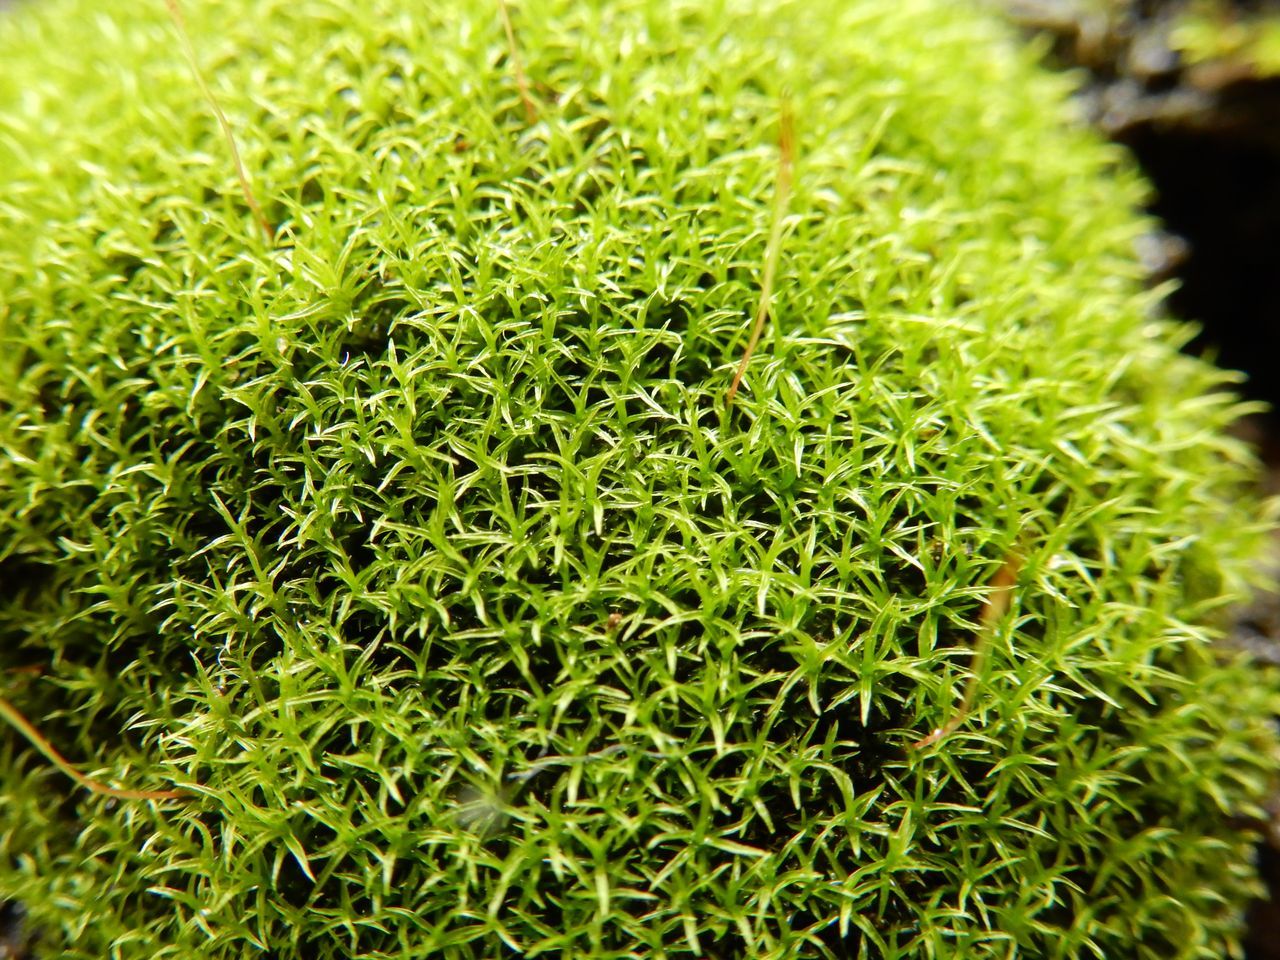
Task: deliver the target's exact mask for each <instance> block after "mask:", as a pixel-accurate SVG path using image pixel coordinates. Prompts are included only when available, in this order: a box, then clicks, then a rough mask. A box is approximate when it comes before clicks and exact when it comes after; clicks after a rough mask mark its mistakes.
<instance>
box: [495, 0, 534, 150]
mask: <svg viewBox="0 0 1280 960" xmlns="http://www.w3.org/2000/svg"><path fill="white" fill-rule="evenodd" d="M498 10H499V11H500V12H501V14H502V29H503V30H505V31H506V34H507V52H508V54H509V55H510V57H511V69H512V71H513V72H514V73H515V75H516V87H517V88H518V89H519V91H520V102H521V103H523V104H524V118H525V120H526V121H528V123H529V126H533V125H534V124H535V123H537V122H538V109H537V107H535V106H534V105H533V97H532V96H531V95H530V93H529V78H528V77H527V76H525V72H524V61H523V60H521V59H520V47H519V45H518V44H517V43H516V30H515V27H513V26H512V25H511V9H510V8H509V7H508V6H507V0H498Z"/></svg>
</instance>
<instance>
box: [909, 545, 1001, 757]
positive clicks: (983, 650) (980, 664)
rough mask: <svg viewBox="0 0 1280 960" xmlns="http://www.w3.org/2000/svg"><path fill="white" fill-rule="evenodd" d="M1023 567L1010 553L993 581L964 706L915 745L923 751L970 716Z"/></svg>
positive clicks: (915, 747)
mask: <svg viewBox="0 0 1280 960" xmlns="http://www.w3.org/2000/svg"><path fill="white" fill-rule="evenodd" d="M1021 569H1022V557H1021V556H1019V555H1018V554H1016V553H1015V554H1010V555H1009V556H1008V557H1007V558H1006V559H1005V562H1004V566H1002V567H1001V568H1000V570H999V572H997V573H996V575H995V579H993V580H992V581H991V592H990V593H989V594H987V602H986V603H984V604H983V606H982V613H981V615H980V616H979V618H978V631H977V633H976V634H975V639H974V642H973V665H972V667H971V668H970V671H969V679H968V681H967V682H966V683H965V687H964V698H963V699H962V700H961V701H960V709H959V710H957V711H956V714H955V716H953V717H952V718H951V719H950V720H948V721H947V722H946V723H944V724H943V725H942V726H940V727H938V728H937V729H936V730H934V731H933V733H931V734H929V735H928V736H927V737H924V738H923V739H920V740H917V741H916V742H915V743H913V744H911V748H912V749H913V750H923V749H924V748H925V747H928V746H931V745H932V744H935V743H937V742H938V741H939V740H942V739H944V738H946V737H949V736H950V735H951V734H953V733H955V732H956V729H957V728H958V727H959V726H960V724H962V723H964V722H965V720H966V719H968V717H969V714H970V712H971V711H972V710H973V704H974V702H975V701H976V700H977V697H978V685H979V683H981V679H980V678H981V676H982V672H983V668H984V667H985V666H986V663H987V657H988V655H989V654H990V651H991V636H992V634H993V633H995V628H996V624H997V623H999V621H1000V618H1001V617H1003V616H1004V615H1005V614H1006V613H1008V612H1009V601H1010V599H1011V597H1012V592H1013V587H1014V585H1015V584H1016V583H1017V582H1018V572H1019V571H1020V570H1021Z"/></svg>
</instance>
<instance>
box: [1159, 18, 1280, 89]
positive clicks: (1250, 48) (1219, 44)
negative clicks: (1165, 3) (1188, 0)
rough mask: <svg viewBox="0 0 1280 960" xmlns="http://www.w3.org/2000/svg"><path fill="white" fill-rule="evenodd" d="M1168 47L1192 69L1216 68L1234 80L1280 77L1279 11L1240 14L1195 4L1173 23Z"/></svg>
mask: <svg viewBox="0 0 1280 960" xmlns="http://www.w3.org/2000/svg"><path fill="white" fill-rule="evenodd" d="M1170 46H1171V47H1172V48H1173V49H1174V50H1177V51H1179V53H1181V55H1182V57H1183V59H1184V60H1186V61H1187V62H1188V63H1189V64H1191V65H1193V66H1201V67H1205V66H1215V65H1216V66H1217V67H1219V68H1221V69H1222V70H1223V72H1224V75H1225V76H1227V77H1232V78H1234V79H1243V78H1248V77H1255V78H1257V79H1260V80H1266V79H1269V78H1274V77H1280V12H1277V11H1275V10H1271V11H1268V12H1258V13H1255V14H1252V15H1248V14H1241V13H1239V12H1237V11H1234V10H1232V9H1230V7H1229V6H1226V5H1224V4H1222V3H1220V2H1204V0H1201V2H1195V3H1192V4H1190V5H1189V7H1188V9H1186V10H1184V11H1182V12H1181V13H1180V14H1179V15H1178V16H1177V18H1176V19H1175V20H1174V23H1173V28H1172V31H1171V34H1170Z"/></svg>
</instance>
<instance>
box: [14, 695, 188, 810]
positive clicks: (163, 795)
mask: <svg viewBox="0 0 1280 960" xmlns="http://www.w3.org/2000/svg"><path fill="white" fill-rule="evenodd" d="M0 719H3V720H5V721H6V722H7V723H8V724H9V725H10V726H11V727H13V728H14V729H15V730H17V731H18V732H19V733H20V734H22V735H23V736H24V737H26V739H27V740H28V741H29V742H30V743H31V745H32V746H33V747H35V748H36V749H37V750H39V751H40V753H41V754H43V755H44V757H45V759H46V760H48V761H49V762H50V763H52V764H53V765H54V766H55V767H57V768H58V769H59V770H61V771H62V772H63V773H65V774H66V775H67V776H68V777H70V778H71V779H72V780H74V781H75V782H76V783H78V784H80V786H82V787H84V788H85V789H86V790H90V791H92V792H93V793H98V794H101V795H102V796H104V797H114V798H115V799H117V800H177V799H180V798H182V797H183V796H185V795H186V791H183V790H121V789H118V788H116V787H109V786H107V785H106V784H105V783H99V782H98V781H97V780H94V779H93V778H92V777H87V776H85V775H84V774H83V773H81V772H80V771H79V770H77V769H76V768H75V767H74V766H72V764H71V762H70V761H69V760H67V758H66V757H64V756H63V755H62V754H61V753H59V752H58V751H57V749H56V748H55V747H54V745H53V744H51V743H50V742H49V741H48V740H47V739H46V738H45V736H44V735H43V734H42V733H41V732H40V731H39V730H37V729H36V728H35V727H34V726H32V724H31V721H29V720H28V719H27V718H26V717H24V716H23V715H22V714H21V713H20V712H19V711H18V708H17V707H15V706H14V705H13V704H11V703H10V702H9V701H8V700H5V699H3V698H0Z"/></svg>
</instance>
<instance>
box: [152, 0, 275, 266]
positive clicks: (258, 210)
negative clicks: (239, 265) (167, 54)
mask: <svg viewBox="0 0 1280 960" xmlns="http://www.w3.org/2000/svg"><path fill="white" fill-rule="evenodd" d="M164 4H165V6H166V7H168V8H169V16H170V17H171V18H172V19H173V26H174V29H175V30H177V33H178V40H179V42H180V43H181V44H182V52H183V55H184V56H186V58H187V64H188V65H189V66H190V67H191V74H192V76H194V77H195V78H196V84H197V85H198V86H199V87H200V92H201V93H203V94H204V98H205V99H206V100H208V101H209V106H210V108H211V109H212V110H213V115H214V116H215V117H217V119H218V126H219V127H221V128H222V135H223V137H224V138H225V139H226V141H227V147H228V148H229V149H230V150H231V160H232V162H233V163H234V164H235V168H236V176H237V177H239V178H240V190H241V192H243V193H244V202H245V203H247V204H248V205H249V209H250V211H252V213H253V217H254V219H255V220H257V221H258V226H260V227H261V228H262V232H263V233H264V234H265V235H266V237H267V243H272V242H273V241H274V240H275V230H274V229H272V227H271V223H270V221H268V220H267V215H266V214H265V213H263V212H262V207H261V206H260V205H259V204H258V198H257V197H256V196H255V195H254V193H253V184H251V183H250V182H249V174H248V173H247V172H246V171H245V168H244V161H243V160H241V159H240V148H239V147H237V146H236V137H235V134H234V133H233V132H232V130H231V123H230V122H229V121H228V120H227V115H226V114H225V113H223V112H222V107H221V106H219V105H218V98H217V97H215V96H214V95H213V90H211V89H210V88H209V84H208V83H207V82H206V81H205V78H204V73H203V72H202V71H201V70H200V64H199V62H198V61H197V60H196V50H195V47H194V46H192V44H191V34H190V33H189V32H188V31H187V21H186V19H185V18H184V17H183V16H182V10H181V9H180V8H179V6H178V0H164Z"/></svg>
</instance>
